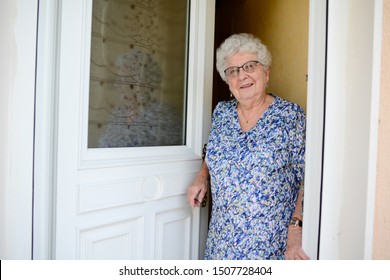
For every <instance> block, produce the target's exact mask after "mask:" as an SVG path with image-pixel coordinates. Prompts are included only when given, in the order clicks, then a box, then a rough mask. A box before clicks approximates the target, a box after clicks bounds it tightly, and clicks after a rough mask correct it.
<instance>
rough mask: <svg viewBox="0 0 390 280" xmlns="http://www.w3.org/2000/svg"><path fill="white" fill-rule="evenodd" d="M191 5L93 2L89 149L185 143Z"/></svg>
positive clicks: (163, 0)
mask: <svg viewBox="0 0 390 280" xmlns="http://www.w3.org/2000/svg"><path fill="white" fill-rule="evenodd" d="M187 1H188V0H149V1H141V0H94V1H93V15H92V41H91V65H90V66H91V67H90V98H89V126H88V147H89V148H106V147H142V146H167V145H183V144H185V143H184V138H185V125H184V124H185V102H186V95H185V92H186V85H185V78H186V70H185V67H186V42H187V40H186V36H187V34H186V32H187V5H188V3H187Z"/></svg>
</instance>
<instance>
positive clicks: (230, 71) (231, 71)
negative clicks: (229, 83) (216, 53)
mask: <svg viewBox="0 0 390 280" xmlns="http://www.w3.org/2000/svg"><path fill="white" fill-rule="evenodd" d="M258 63H259V62H258V61H254V60H253V61H248V62H246V63H244V64H243V65H242V66H233V67H229V68H227V69H226V70H225V71H224V72H225V75H226V76H227V77H237V76H238V74H239V73H240V68H242V69H243V70H244V71H245V72H247V73H252V72H253V71H255V69H256V66H257V64H258Z"/></svg>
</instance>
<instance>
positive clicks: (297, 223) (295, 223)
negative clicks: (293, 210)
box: [290, 218, 302, 227]
mask: <svg viewBox="0 0 390 280" xmlns="http://www.w3.org/2000/svg"><path fill="white" fill-rule="evenodd" d="M290 225H292V226H296V227H301V226H302V221H301V220H300V219H298V218H292V219H291V221H290Z"/></svg>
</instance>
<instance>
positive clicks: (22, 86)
mask: <svg viewBox="0 0 390 280" xmlns="http://www.w3.org/2000/svg"><path fill="white" fill-rule="evenodd" d="M37 2H38V1H37V0H17V1H15V0H2V1H1V2H0V26H1V28H0V45H1V50H2V51H1V52H0V61H1V63H0V93H1V94H0V133H1V137H0V225H1V233H0V258H1V259H30V258H31V239H32V210H31V209H32V179H33V178H32V177H33V164H32V163H33V124H34V84H35V80H34V79H35V47H36V46H35V45H36V22H37Z"/></svg>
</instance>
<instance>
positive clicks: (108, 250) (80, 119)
mask: <svg viewBox="0 0 390 280" xmlns="http://www.w3.org/2000/svg"><path fill="white" fill-rule="evenodd" d="M167 1H169V0H167ZM114 2H118V3H119V2H120V3H124V2H126V1H123V0H121V1H119V0H116V1H114ZM127 2H134V3H135V4H137V5H138V4H140V3H143V2H142V1H131V0H129V1H127ZM152 2H154V1H148V3H149V4H150V3H152ZM158 2H160V3H161V1H158ZM163 2H164V1H163ZM210 2H213V1H205V0H202V1H191V3H190V4H189V5H190V6H189V11H190V14H191V17H190V18H191V22H190V24H189V28H188V30H189V31H188V32H189V33H188V34H187V37H188V43H189V44H188V45H189V46H190V47H189V48H188V50H187V52H188V53H187V56H188V60H187V61H186V64H187V65H188V69H189V70H188V74H187V81H188V82H187V86H186V87H185V89H184V90H186V91H187V92H186V94H185V95H184V96H185V100H186V105H185V106H184V107H185V108H187V113H186V121H185V122H184V123H183V124H184V126H185V131H186V134H185V135H186V137H185V141H184V142H183V143H185V144H182V145H167V146H159V145H153V146H150V147H142V146H140V147H115V148H97V147H95V145H94V144H91V141H88V138H89V137H90V136H91V133H89V132H90V130H89V128H90V114H89V109H90V69H91V67H90V59H91V55H90V50H91V30H92V26H91V20H92V8H93V5H92V4H93V2H92V1H91V0H82V1H80V0H68V1H61V5H60V6H59V9H60V15H61V16H60V18H61V21H60V23H59V26H60V30H59V34H60V40H59V69H58V73H59V74H58V122H57V144H56V150H57V156H56V160H55V163H56V172H55V177H54V182H55V186H56V188H55V193H54V194H55V197H56V203H55V207H54V208H55V209H54V210H55V245H54V252H55V253H54V258H56V259H198V258H200V257H201V255H202V253H201V251H202V247H203V244H200V243H199V240H202V242H203V241H204V239H205V235H206V229H207V219H204V218H202V219H200V217H201V216H202V217H205V216H206V217H207V207H205V208H203V209H202V210H201V211H203V212H206V213H201V211H200V210H199V209H196V210H192V209H191V208H190V207H189V205H188V204H187V202H186V190H187V187H188V185H189V184H190V182H191V181H192V180H193V178H194V177H195V175H196V173H197V171H198V170H199V167H200V165H201V152H202V146H203V143H204V142H205V141H206V139H207V135H208V130H209V125H210V115H211V106H210V101H211V83H210V82H209V81H207V80H206V79H209V77H211V75H210V70H205V69H212V61H213V60H212V53H210V52H209V51H206V49H209V50H212V49H213V46H212V41H207V43H206V39H207V38H208V37H212V36H213V34H212V32H213V30H210V29H207V28H206V25H207V24H206V23H207V20H206V18H207V17H206V14H208V15H210V14H212V15H213V6H214V3H210ZM167 3H168V2H167ZM208 20H210V19H208ZM212 20H213V17H212ZM206 31H207V32H206ZM183 71H184V69H183ZM163 73H164V72H163ZM96 116H97V117H99V115H96ZM199 116H202V117H201V118H199ZM88 143H89V144H88ZM95 143H96V141H95Z"/></svg>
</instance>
